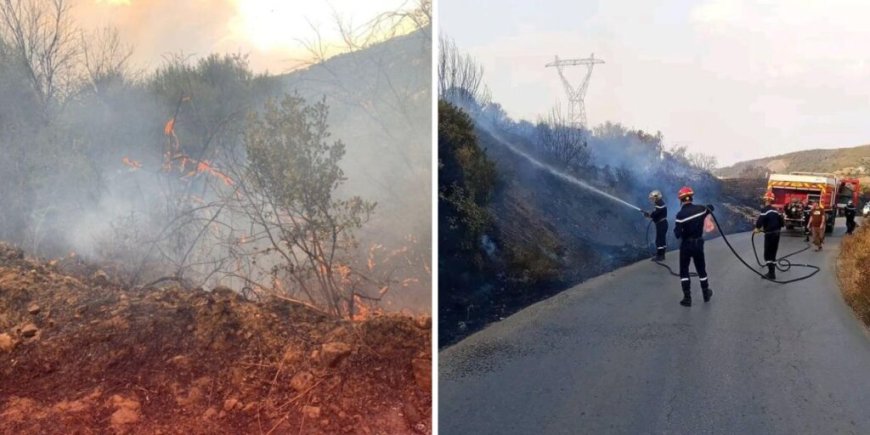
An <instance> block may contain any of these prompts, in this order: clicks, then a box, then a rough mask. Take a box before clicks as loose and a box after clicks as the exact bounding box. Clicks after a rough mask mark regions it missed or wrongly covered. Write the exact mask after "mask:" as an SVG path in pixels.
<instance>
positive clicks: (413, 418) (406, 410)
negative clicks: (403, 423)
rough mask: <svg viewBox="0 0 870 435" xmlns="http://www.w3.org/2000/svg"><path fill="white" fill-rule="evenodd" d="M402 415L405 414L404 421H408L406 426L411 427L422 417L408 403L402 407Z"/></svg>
mask: <svg viewBox="0 0 870 435" xmlns="http://www.w3.org/2000/svg"><path fill="white" fill-rule="evenodd" d="M402 414H405V420H407V421H408V426H411V427H413V426H414V425H415V424H417V423H419V422H420V420H422V419H423V417H422V416H421V415H420V412H419V411H417V408H416V407H415V406H414V405H413V404H412V403H410V402H405V404H404V405H403V406H402Z"/></svg>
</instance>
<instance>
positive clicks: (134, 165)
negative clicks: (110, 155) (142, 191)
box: [121, 157, 142, 171]
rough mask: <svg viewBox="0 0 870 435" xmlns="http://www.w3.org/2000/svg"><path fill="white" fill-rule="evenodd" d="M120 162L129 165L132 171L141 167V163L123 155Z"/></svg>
mask: <svg viewBox="0 0 870 435" xmlns="http://www.w3.org/2000/svg"><path fill="white" fill-rule="evenodd" d="M121 163H123V164H124V165H125V166H129V167H130V168H131V169H133V170H134V171H135V170H137V169H141V168H142V164H141V163H139V162H137V161H136V160H133V159H130V158H128V157H124V158H123V159H121Z"/></svg>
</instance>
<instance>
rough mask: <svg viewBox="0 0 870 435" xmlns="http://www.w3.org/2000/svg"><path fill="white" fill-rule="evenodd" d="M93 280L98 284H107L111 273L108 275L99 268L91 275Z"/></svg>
mask: <svg viewBox="0 0 870 435" xmlns="http://www.w3.org/2000/svg"><path fill="white" fill-rule="evenodd" d="M91 281H93V282H94V284H96V285H106V284H108V283H109V275H107V274H106V272H103V271H102V270H98V271H96V272H94V274H93V275H91Z"/></svg>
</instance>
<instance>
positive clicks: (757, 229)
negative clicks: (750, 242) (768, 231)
mask: <svg viewBox="0 0 870 435" xmlns="http://www.w3.org/2000/svg"><path fill="white" fill-rule="evenodd" d="M752 232H753V233H755V234H758V233H760V232H761V228H756V229H754V230H752Z"/></svg>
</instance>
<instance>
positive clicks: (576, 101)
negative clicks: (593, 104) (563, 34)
mask: <svg viewBox="0 0 870 435" xmlns="http://www.w3.org/2000/svg"><path fill="white" fill-rule="evenodd" d="M599 63H604V61H603V60H601V59H596V58H595V54H594V53H593V54H590V55H589V57H588V58H586V59H559V56H556V60H555V61H554V62H550V63H548V64H547V65H545V66H546V67H551V66H554V67H556V70H558V71H559V78H561V79H562V84H563V85H564V86H565V92H566V93H567V94H568V120H569V121H570V122H571V125H574V126H583V127H585V126H586V105H585V104H584V102H583V99H584V98H586V89H587V88H588V87H589V78H590V77H592V68H594V67H595V64H599ZM581 65H583V66H586V77H584V78H583V83H582V84H580V87H578V88H575V87H574V86H572V85H571V82H570V81H568V78H567V77H565V67H568V66H581Z"/></svg>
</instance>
